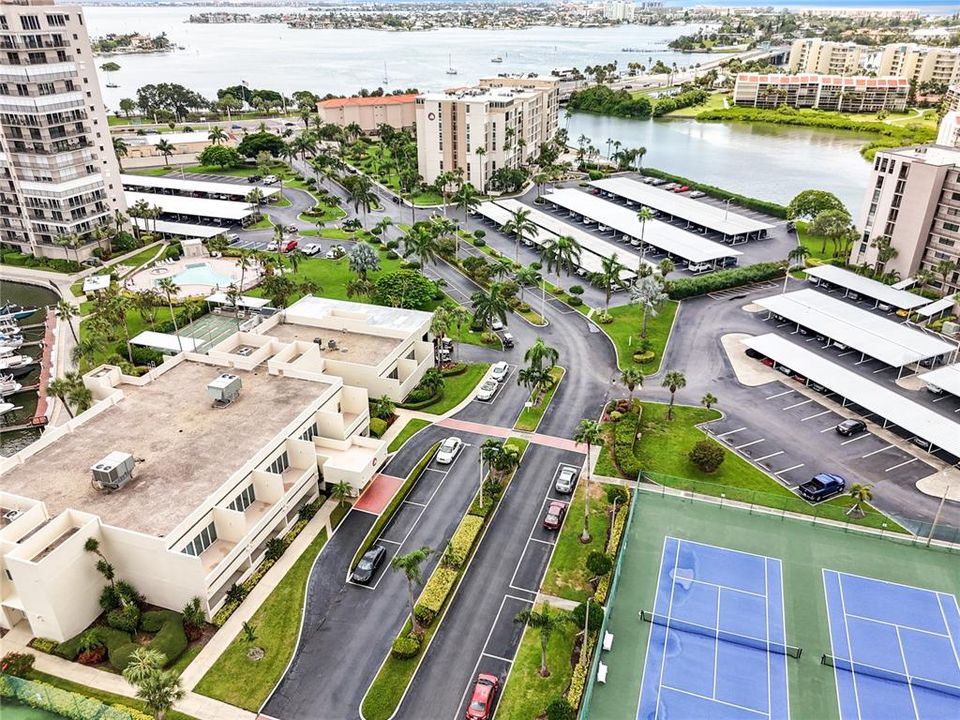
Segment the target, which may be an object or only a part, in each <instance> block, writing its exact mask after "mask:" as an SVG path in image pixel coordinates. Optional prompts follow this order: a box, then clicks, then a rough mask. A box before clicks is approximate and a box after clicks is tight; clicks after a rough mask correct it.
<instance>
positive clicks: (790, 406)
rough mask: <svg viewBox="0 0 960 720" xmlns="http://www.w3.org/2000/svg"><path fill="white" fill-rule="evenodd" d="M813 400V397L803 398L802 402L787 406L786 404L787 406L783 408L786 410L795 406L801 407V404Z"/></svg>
mask: <svg viewBox="0 0 960 720" xmlns="http://www.w3.org/2000/svg"><path fill="white" fill-rule="evenodd" d="M812 402H813V398H809V399H807V400H803V401H802V402H798V403H794V404H793V405H787V406H786V407H785V408H783V409H784V410H792V409H793V408H795V407H800V406H801V405H807V404H809V403H812Z"/></svg>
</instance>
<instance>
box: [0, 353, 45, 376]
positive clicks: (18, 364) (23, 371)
mask: <svg viewBox="0 0 960 720" xmlns="http://www.w3.org/2000/svg"><path fill="white" fill-rule="evenodd" d="M37 362H38V361H37V360H34V359H33V358H32V357H30V356H29V355H10V356H5V357H0V373H3V374H4V375H10V376H12V377H15V378H20V377H23V376H24V375H28V374H29V373H30V372H31V371H32V370H33V369H34V365H36V364H37Z"/></svg>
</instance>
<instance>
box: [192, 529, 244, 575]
mask: <svg viewBox="0 0 960 720" xmlns="http://www.w3.org/2000/svg"><path fill="white" fill-rule="evenodd" d="M236 546H237V544H236V543H233V542H229V541H227V540H221V539H219V538H218V539H217V540H214V542H213V544H212V545H211V546H210V547H208V548H207V549H206V550H204V551H203V552H202V553H200V562H201V563H203V570H204V572H206V573H210V572H212V571H213V569H214V568H215V567H217V566H218V565H219V564H220V563H222V562H223V561H224V560H225V559H226V558H227V556H228V555H230V552H231V551H232V550H233V549H234V548H235V547H236Z"/></svg>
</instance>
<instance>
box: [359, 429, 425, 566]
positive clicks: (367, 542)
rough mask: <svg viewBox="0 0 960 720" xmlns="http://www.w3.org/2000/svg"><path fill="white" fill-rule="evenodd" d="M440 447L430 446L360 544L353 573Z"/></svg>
mask: <svg viewBox="0 0 960 720" xmlns="http://www.w3.org/2000/svg"><path fill="white" fill-rule="evenodd" d="M438 447H440V443H434V444H433V445H431V446H430V449H429V450H427V452H426V454H425V455H424V456H423V457H422V458H420V462H418V463H417V464H416V465H415V466H414V468H413V470H411V471H410V474H409V475H407V479H406V480H404V481H403V485H401V486H400V488H399V489H398V490H397V492H396V494H395V495H394V496H393V499H392V500H391V501H390V503H389V504H388V505H387V507H385V508H384V510H383V512H382V513H380V517H378V518H377V520H376V522H374V523H373V526H372V527H371V528H370V531H369V532H368V533H367V536H366V537H365V538H364V539H363V542H362V543H360V547H359V548H357V552H356V554H355V555H354V556H353V560H352V561H351V562H350V570H351V571H352V570H353V569H354V568H356V567H357V563H358V562H360V558H362V557H363V554H364V553H365V552H366V551H367V550H369V549H370V547H371V546H372V545H373V543H374V542H375V541H376V539H377V538H378V537H379V536H380V531H381V530H383V528H384V527H385V526H386V524H387V523H388V522H390V518H392V517H393V514H394V513H395V512H396V511H397V508H398V507H400V503H402V502H403V500H404V498H406V497H407V495H408V494H409V492H410V491H411V490H412V489H413V486H414V485H415V484H416V482H417V480H419V479H420V476H421V475H423V471H424V470H425V469H426V467H427V465H428V464H429V463H430V460H431V459H433V455H434V453H436V452H437V448H438Z"/></svg>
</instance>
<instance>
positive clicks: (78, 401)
mask: <svg viewBox="0 0 960 720" xmlns="http://www.w3.org/2000/svg"><path fill="white" fill-rule="evenodd" d="M63 379H64V380H66V382H67V383H68V385H69V387H70V390H69V392H68V393H67V400H68V401H69V402H70V403H72V404H73V407H74V408H75V409H76V411H77V414H80V413H82V412H86V411H87V410H89V409H90V406H91V405H93V393H92V392H90V388H88V387H87V385H86V383H85V382H83V375H81V374H80V373H78V372H77V371H76V370H71V371H70V372H68V373H65V374H64V376H63Z"/></svg>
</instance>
